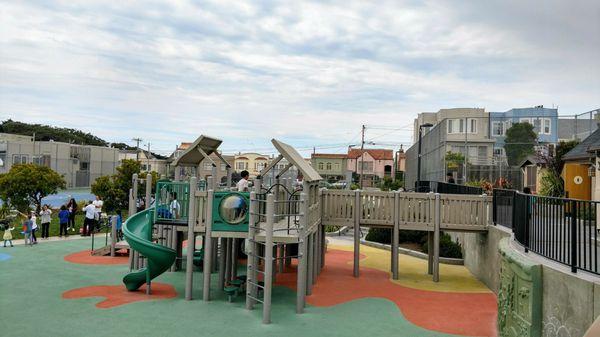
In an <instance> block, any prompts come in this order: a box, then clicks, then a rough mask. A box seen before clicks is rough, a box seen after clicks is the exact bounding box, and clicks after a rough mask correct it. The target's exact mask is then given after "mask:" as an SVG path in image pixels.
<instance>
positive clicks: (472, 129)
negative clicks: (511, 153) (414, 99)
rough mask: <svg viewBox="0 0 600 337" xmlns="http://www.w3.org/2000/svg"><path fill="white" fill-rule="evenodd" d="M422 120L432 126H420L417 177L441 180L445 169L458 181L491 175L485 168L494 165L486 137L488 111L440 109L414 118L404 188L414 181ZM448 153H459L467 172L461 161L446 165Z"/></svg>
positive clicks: (489, 141)
mask: <svg viewBox="0 0 600 337" xmlns="http://www.w3.org/2000/svg"><path fill="white" fill-rule="evenodd" d="M426 123H430V124H432V125H433V126H432V127H426V128H422V129H423V130H422V140H421V159H422V160H421V180H431V181H445V179H446V173H448V172H450V173H452V174H453V175H454V176H455V180H456V181H457V182H459V183H460V182H464V181H465V179H467V177H468V178H469V179H477V180H479V179H482V178H486V179H490V178H492V177H489V176H491V175H492V172H491V171H490V170H489V167H490V166H492V165H493V164H494V161H493V148H494V143H495V140H494V139H491V138H490V125H489V114H488V113H487V112H486V111H485V110H484V109H480V108H455V109H441V110H439V111H438V112H436V113H431V112H424V113H420V114H419V115H418V117H417V118H416V119H415V120H414V127H415V133H414V140H415V143H414V144H413V146H411V147H410V148H409V149H408V150H407V151H406V161H405V163H406V164H405V165H406V168H405V185H406V186H407V187H412V186H414V184H415V182H416V180H417V166H418V165H417V163H418V152H419V149H418V140H419V133H418V132H419V128H421V126H422V125H424V124H426ZM448 152H452V153H456V154H462V155H463V156H464V157H465V158H466V162H467V163H468V164H469V166H470V169H471V171H469V173H467V165H466V163H465V162H464V161H463V162H462V164H460V165H458V166H456V165H454V164H451V165H449V163H447V162H446V155H447V153H448ZM482 174H485V176H481V175H482ZM467 180H468V179H467ZM490 180H492V179H490Z"/></svg>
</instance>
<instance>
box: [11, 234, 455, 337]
mask: <svg viewBox="0 0 600 337" xmlns="http://www.w3.org/2000/svg"><path fill="white" fill-rule="evenodd" d="M90 246H91V241H90V240H89V239H83V240H73V241H63V242H51V243H40V244H38V245H35V246H34V247H24V246H18V247H15V248H12V249H11V248H7V249H6V251H7V252H9V253H10V254H11V255H12V258H11V259H10V260H6V261H1V262H0V271H1V272H0V282H1V284H2V285H3V286H2V287H0V299H1V303H2V307H1V308H0V335H2V336H11V337H38V336H44V337H54V336H61V337H81V336H97V337H104V336H107V337H108V336H110V337H115V336H127V337H137V336H147V337H154V336H156V337H164V336H216V337H218V336H238V335H244V336H261V337H263V336H264V337H268V336H273V337H280V336H286V337H296V336H297V337H312V336H315V337H317V336H344V337H345V336H348V337H352V336H378V337H380V336H383V337H385V336H394V337H405V336H406V337H421V336H422V337H429V336H449V335H446V334H442V333H438V332H433V331H429V330H426V329H423V328H420V327H418V326H416V325H414V324H412V323H410V322H408V321H407V320H406V319H405V318H404V316H403V315H402V313H401V312H400V311H399V309H398V307H396V305H395V304H394V303H392V302H390V301H387V300H385V299H376V298H363V299H359V300H355V301H351V302H347V303H344V304H340V305H336V306H332V307H313V306H307V308H306V311H305V313H304V314H301V315H297V314H296V313H295V299H296V294H295V292H294V291H292V290H290V289H289V288H285V287H279V286H276V287H274V288H273V303H272V321H273V323H272V324H270V325H264V324H262V323H261V320H262V310H261V309H262V307H261V306H260V305H257V307H256V309H255V310H252V311H248V310H246V309H245V301H244V300H242V299H243V297H242V298H240V300H238V301H237V302H233V303H229V302H227V295H226V294H225V293H224V292H222V291H220V290H218V289H217V278H218V275H217V274H214V275H213V276H212V277H213V280H212V286H213V287H214V288H213V289H211V295H212V300H211V301H210V302H204V301H202V300H201V298H202V281H201V280H202V273H200V272H196V273H194V290H193V298H194V300H193V301H186V300H184V299H183V296H184V289H185V273H183V272H176V273H171V272H167V273H164V274H162V275H160V276H158V277H157V278H156V279H155V280H154V281H155V282H160V283H167V284H171V285H173V286H174V287H175V289H176V291H177V293H178V295H177V297H176V298H172V299H166V300H152V301H143V302H135V303H131V304H126V305H122V306H118V307H113V308H109V309H99V308H97V307H95V305H96V303H98V302H100V301H102V300H103V298H100V297H95V298H80V299H63V298H62V293H63V292H65V291H68V290H71V289H74V288H81V287H87V286H97V285H121V284H122V283H121V278H122V275H123V274H124V273H126V272H127V266H126V265H83V264H73V263H69V262H66V261H65V260H64V259H63V257H64V256H65V255H68V254H71V253H75V252H79V251H82V250H84V249H89V248H90ZM243 272H244V269H243V268H241V269H240V273H243Z"/></svg>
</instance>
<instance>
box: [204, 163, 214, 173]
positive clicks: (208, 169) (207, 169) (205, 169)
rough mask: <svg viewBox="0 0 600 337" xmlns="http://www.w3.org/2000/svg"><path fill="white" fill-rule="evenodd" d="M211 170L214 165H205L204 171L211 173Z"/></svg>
mask: <svg viewBox="0 0 600 337" xmlns="http://www.w3.org/2000/svg"><path fill="white" fill-rule="evenodd" d="M211 170H212V164H211V163H204V171H211Z"/></svg>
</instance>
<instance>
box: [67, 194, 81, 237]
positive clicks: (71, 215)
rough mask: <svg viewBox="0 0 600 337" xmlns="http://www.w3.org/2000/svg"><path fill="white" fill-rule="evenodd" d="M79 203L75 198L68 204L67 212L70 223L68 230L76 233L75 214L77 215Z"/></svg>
mask: <svg viewBox="0 0 600 337" xmlns="http://www.w3.org/2000/svg"><path fill="white" fill-rule="evenodd" d="M77 207H78V206H77V201H75V198H71V200H69V203H68V204H67V210H68V211H69V221H68V222H67V230H69V228H70V229H71V231H75V214H77Z"/></svg>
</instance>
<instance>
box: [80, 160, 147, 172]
mask: <svg viewBox="0 0 600 337" xmlns="http://www.w3.org/2000/svg"><path fill="white" fill-rule="evenodd" d="M89 169H90V163H88V162H85V161H82V162H79V171H87V170H89ZM142 170H144V171H145V170H146V165H142Z"/></svg>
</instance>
